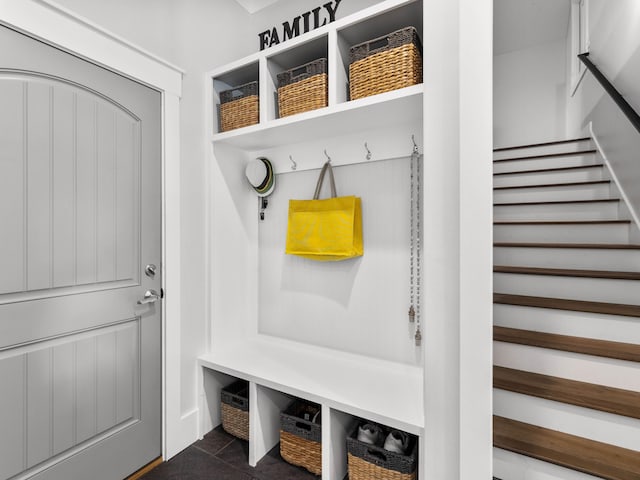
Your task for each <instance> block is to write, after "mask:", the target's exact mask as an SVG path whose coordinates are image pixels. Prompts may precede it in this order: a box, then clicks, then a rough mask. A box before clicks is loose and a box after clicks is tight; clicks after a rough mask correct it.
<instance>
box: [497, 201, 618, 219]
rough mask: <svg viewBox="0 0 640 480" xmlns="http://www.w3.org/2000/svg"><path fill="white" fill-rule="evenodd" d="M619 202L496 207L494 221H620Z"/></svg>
mask: <svg viewBox="0 0 640 480" xmlns="http://www.w3.org/2000/svg"><path fill="white" fill-rule="evenodd" d="M618 210H619V208H618V202H599V203H560V204H538V205H495V206H494V207H493V218H494V220H618Z"/></svg>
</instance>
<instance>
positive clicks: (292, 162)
mask: <svg viewBox="0 0 640 480" xmlns="http://www.w3.org/2000/svg"><path fill="white" fill-rule="evenodd" d="M289 160H291V164H292V165H291V170H295V169H297V168H298V164H297V163H296V162H295V161H294V160H293V158H292V157H291V155H289Z"/></svg>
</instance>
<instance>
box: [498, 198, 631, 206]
mask: <svg viewBox="0 0 640 480" xmlns="http://www.w3.org/2000/svg"><path fill="white" fill-rule="evenodd" d="M572 203H579V204H582V203H620V199H619V198H601V199H595V200H553V201H549V202H510V203H494V204H493V206H494V207H505V206H516V205H520V206H521V205H568V204H572Z"/></svg>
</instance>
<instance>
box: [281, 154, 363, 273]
mask: <svg viewBox="0 0 640 480" xmlns="http://www.w3.org/2000/svg"><path fill="white" fill-rule="evenodd" d="M327 171H329V179H330V182H331V198H327V199H323V200H319V199H318V197H319V196H320V189H321V187H322V182H323V180H324V176H325V173H326V172H327ZM285 253H287V254H289V255H298V256H300V257H305V258H310V259H312V260H318V261H322V262H326V261H337V260H346V259H348V258H353V257H359V256H361V255H362V254H363V253H364V248H363V244H362V208H361V204H360V198H359V197H354V196H348V197H338V196H337V195H336V184H335V180H334V177H333V170H332V169H331V164H330V163H329V162H326V163H325V164H324V166H323V167H322V170H321V171H320V176H319V177H318V183H317V185H316V191H315V194H314V196H313V200H289V222H288V226H287V244H286V248H285Z"/></svg>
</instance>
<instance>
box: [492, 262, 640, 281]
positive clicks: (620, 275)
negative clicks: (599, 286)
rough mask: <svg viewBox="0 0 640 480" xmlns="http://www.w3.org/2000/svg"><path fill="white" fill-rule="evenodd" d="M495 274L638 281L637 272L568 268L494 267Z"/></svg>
mask: <svg viewBox="0 0 640 480" xmlns="http://www.w3.org/2000/svg"><path fill="white" fill-rule="evenodd" d="M493 271H494V272H496V273H521V274H525V275H527V274H528V275H553V276H558V277H586V278H610V279H615V280H640V273H638V272H615V271H607V270H578V269H569V268H541V267H517V266H510V265H495V266H494V267H493Z"/></svg>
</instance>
